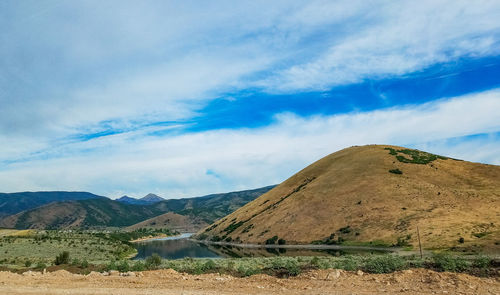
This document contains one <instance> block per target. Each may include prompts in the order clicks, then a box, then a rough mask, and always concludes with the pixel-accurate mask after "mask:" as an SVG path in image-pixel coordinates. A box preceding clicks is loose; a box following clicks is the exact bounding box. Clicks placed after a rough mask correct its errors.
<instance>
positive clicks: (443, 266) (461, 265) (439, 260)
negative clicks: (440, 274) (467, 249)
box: [432, 253, 468, 272]
mask: <svg viewBox="0 0 500 295" xmlns="http://www.w3.org/2000/svg"><path fill="white" fill-rule="evenodd" d="M432 259H433V261H434V266H435V267H436V268H437V269H438V270H440V271H452V272H459V271H464V270H466V269H467V266H468V265H467V262H466V261H465V260H464V259H463V258H462V257H459V256H451V255H449V254H446V253H440V254H435V255H434V256H433V257H432Z"/></svg>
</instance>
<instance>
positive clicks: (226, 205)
mask: <svg viewBox="0 0 500 295" xmlns="http://www.w3.org/2000/svg"><path fill="white" fill-rule="evenodd" d="M274 187H275V186H274V185H272V186H266V187H263V188H258V189H253V190H244V191H238V192H230V193H221V194H212V195H207V196H203V197H196V198H185V199H172V200H166V201H163V202H159V203H157V204H156V206H157V207H158V208H161V209H162V210H164V211H168V212H175V213H177V214H181V215H187V216H193V217H198V218H200V219H201V220H203V221H205V222H207V223H212V222H214V221H215V220H217V219H219V218H222V217H224V216H226V215H227V214H229V213H231V212H233V211H235V210H236V209H238V208H240V207H241V206H243V205H245V204H247V203H248V202H251V201H253V200H255V199H256V198H258V197H259V196H261V195H262V194H264V193H267V192H268V191H269V190H271V189H272V188H274Z"/></svg>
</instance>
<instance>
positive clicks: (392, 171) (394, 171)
mask: <svg viewBox="0 0 500 295" xmlns="http://www.w3.org/2000/svg"><path fill="white" fill-rule="evenodd" d="M389 172H391V173H394V174H403V171H401V170H399V169H397V168H396V169H391V170H389Z"/></svg>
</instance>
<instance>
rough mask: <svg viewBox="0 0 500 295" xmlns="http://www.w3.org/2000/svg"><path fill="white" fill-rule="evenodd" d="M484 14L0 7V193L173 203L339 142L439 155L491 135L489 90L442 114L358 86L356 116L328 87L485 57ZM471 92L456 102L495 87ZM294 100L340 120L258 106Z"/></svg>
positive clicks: (494, 34)
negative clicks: (154, 197)
mask: <svg viewBox="0 0 500 295" xmlns="http://www.w3.org/2000/svg"><path fill="white" fill-rule="evenodd" d="M498 15H500V5H499V3H498V1H475V2H474V3H471V2H470V1H451V0H442V1H419V2H418V3H416V2H414V1H399V2H394V1H379V2H369V1H356V0H354V1H353V0H349V1H293V2H290V1H271V2H270V1H249V2H237V3H235V2H234V1H211V2H190V1H177V2H176V1H169V2H165V1H155V0H151V1H141V2H137V1H106V2H102V1H76V2H75V1H72V2H68V1H57V0H53V1H49V0H47V1H28V2H18V1H3V2H0V27H1V28H2V34H1V35H0V44H1V46H0V163H1V166H0V186H1V187H2V190H6V191H13V190H25V189H31V190H37V189H79V190H91V191H93V192H96V193H101V194H107V195H118V194H121V193H122V192H123V193H134V192H135V193H138V194H139V193H141V194H142V193H146V192H148V191H154V192H157V193H160V194H163V195H165V194H167V193H168V196H186V195H194V194H201V193H208V192H212V191H223V190H228V189H237V188H250V187H255V186H259V185H266V184H270V183H276V182H279V181H281V180H283V179H284V178H286V177H288V176H289V175H290V174H291V173H293V172H294V171H296V170H298V169H299V168H302V167H303V165H305V164H307V163H310V162H311V161H313V160H316V159H317V158H319V157H321V156H323V155H326V154H328V153H330V152H332V151H334V150H336V149H340V148H342V147H345V146H348V145H353V144H366V143H394V144H404V145H415V146H417V145H425V144H429V145H428V147H429V148H430V149H436V150H439V151H441V150H440V149H443V147H446V146H450V141H447V139H448V138H451V137H460V138H462V137H463V136H468V135H471V134H477V133H486V134H490V133H495V134H496V132H498V131H499V129H500V126H499V122H498V115H497V114H496V110H497V109H498V107H499V105H498V102H499V101H500V99H499V95H498V91H497V90H495V91H490V92H484V93H479V94H477V95H471V96H464V97H461V98H457V99H452V100H449V101H448V100H446V98H442V97H441V96H439V94H440V93H441V92H437V91H436V92H435V93H432V95H429V98H427V97H422V96H423V95H427V93H424V92H422V93H417V94H415V97H417V98H414V99H413V100H412V99H408V98H406V97H401V98H395V97H394V96H395V95H398V93H397V92H390V91H385V92H383V91H379V89H369V91H372V92H373V95H372V96H370V97H373V98H374V99H377V100H383V103H379V104H370V103H369V101H368V100H369V99H371V98H369V99H365V100H362V99H357V102H363V103H366V105H370V107H365V108H363V107H359V106H358V105H356V104H355V103H354V100H355V99H354V98H353V97H351V96H350V95H337V96H335V93H333V90H332V87H336V86H340V85H344V86H346V87H347V86H348V85H351V84H352V83H363V81H366V80H379V81H382V80H383V79H387V78H391V79H396V78H401V77H404V76H411V75H417V76H418V74H419V73H421V72H422V71H423V70H425V69H432V67H433V66H436V65H439V64H440V63H446V64H448V65H449V64H454V63H459V62H460V61H461V60H463V59H484V60H488V57H495V56H498V55H500V46H499V45H500V23H499V22H498ZM462 70H463V69H457V71H462ZM480 71H481V70H477V69H476V71H475V72H473V74H474V75H476V74H477V73H479V72H480ZM484 72H486V71H484ZM495 73H497V72H495ZM446 74H447V75H454V76H456V77H458V78H457V81H458V82H457V83H459V84H460V83H462V80H460V79H462V78H463V75H459V74H455V73H454V72H453V71H446ZM449 77H451V76H449ZM441 78H443V77H441ZM477 80H481V77H479V78H477V77H476V78H474V79H473V78H470V79H468V80H464V81H466V82H467V83H468V82H469V81H477ZM487 80H488V81H489V83H483V84H481V83H480V82H475V83H477V84H476V85H478V87H469V88H467V87H462V88H461V89H465V90H463V91H461V92H460V93H459V94H463V93H466V92H470V91H483V90H485V89H487V88H488V87H490V88H491V87H498V85H497V84H495V81H493V82H492V80H493V78H491V77H489V78H488V79H487ZM412 81H413V80H412ZM415 81H416V83H417V82H418V81H417V80H415ZM443 81H445V79H443ZM436 83H437V82H436ZM443 83H445V82H443ZM425 85H429V84H425ZM385 90H387V89H385ZM306 91H307V92H314V91H315V92H318V93H319V92H322V91H325V93H320V94H321V95H323V94H324V95H325V100H326V99H331V100H334V99H336V100H345V101H347V102H346V103H345V104H339V105H342V106H349V108H348V107H346V108H338V109H336V110H329V111H328V112H324V111H323V110H324V108H323V107H321V106H319V105H320V104H319V103H317V102H319V100H316V101H315V102H316V103H317V104H316V105H315V106H313V107H311V106H310V105H309V106H308V108H307V111H304V112H299V111H297V108H299V107H302V106H306V105H307V104H304V101H302V102H301V103H297V104H296V108H295V109H293V108H285V107H281V106H276V105H274V106H273V107H266V103H263V102H262V101H263V99H266V98H269V104H268V105H269V106H271V105H273V102H274V103H278V102H277V100H274V101H273V95H274V94H287V95H288V94H289V95H295V94H301V93H302V94H303V93H304V92H306ZM228 93H229V95H228ZM394 93H396V94H394ZM436 93H437V94H436ZM449 93H453V94H451V95H458V94H457V93H454V92H452V91H450V92H446V93H445V96H446V94H449ZM233 94H237V95H233ZM245 94H248V95H247V96H245ZM337 94H339V93H337ZM344 94H345V93H344ZM259 95H260V98H261V101H260V102H259V107H261V108H263V109H266V110H268V112H267V113H266V114H265V116H257V114H255V117H257V118H259V120H262V121H261V122H260V123H258V122H257V123H256V122H255V121H252V122H250V123H251V124H250V123H248V124H247V123H246V122H247V121H244V120H243V117H251V116H252V115H254V114H253V113H252V110H253V109H252V108H248V109H240V110H238V113H237V114H236V115H234V114H233V116H230V117H228V118H227V120H226V121H227V122H229V123H227V124H226V125H217V124H213V126H214V127H212V128H211V129H212V130H208V131H207V129H210V128H205V129H204V128H198V129H197V128H195V127H197V125H196V123H199V122H197V121H196V120H198V119H200V118H202V119H203V120H206V121H207V122H220V121H223V120H220V118H219V117H218V116H222V115H223V112H221V111H220V110H216V111H214V110H213V108H211V107H212V106H213V104H212V103H214V102H217V100H224V99H226V101H228V102H231V103H233V105H238V103H239V100H245V99H248V101H247V102H246V103H242V104H239V105H243V106H245V105H250V104H252V101H251V98H252V97H255V96H259ZM419 95H420V96H419ZM226 96H227V97H226ZM326 96H327V97H326ZM290 97H292V96H290ZM304 97H305V96H304ZM321 97H323V96H321ZM274 98H276V97H274ZM439 98H442V100H440V101H434V102H431V103H427V104H424V105H418V103H422V102H429V101H433V100H435V99H439ZM290 99H292V98H290ZM395 101H399V102H404V103H405V104H413V105H411V106H408V107H402V106H400V105H399V104H395V103H394V102H395ZM279 103H282V104H283V103H286V100H285V99H282V100H281V101H280V102H279ZM290 105H292V103H290ZM351 105H352V106H351ZM218 106H220V105H218V104H215V107H218ZM391 107H392V108H391ZM304 108H305V107H304ZM379 108H384V109H382V110H377V109H379ZM207 110H208V111H210V110H212V112H207ZM353 110H358V111H359V112H358V113H355V112H353ZM230 111H231V110H230ZM345 112H348V113H345ZM239 114H241V118H238V116H239ZM332 114H334V115H332ZM269 118H271V119H269ZM200 120H201V119H200ZM230 121H238V122H239V124H230V123H231V122H230ZM190 126H195V127H192V128H190ZM245 127H246V128H245ZM231 128H232V129H231ZM464 140H465V139H464ZM478 140H479V139H477V138H472V139H470V138H467V142H468V144H474V143H477V142H479V141H478ZM481 141H482V142H483V143H484V142H488V144H489V146H490V148H493V149H494V148H495V147H498V138H497V137H492V138H490V139H484V138H482V139H481ZM463 142H465V141H463ZM431 143H432V144H431ZM464 146H465V145H464ZM452 150H453V151H454V153H456V155H455V154H453V156H456V157H460V156H461V155H464V157H465V156H466V158H467V159H470V160H476V161H484V162H489V163H498V161H499V159H498V157H497V156H495V154H492V153H485V154H481V153H476V154H468V153H466V152H465V149H461V148H454V149H452ZM445 154H447V153H445ZM497 154H498V153H497ZM497 154H496V155H497ZM207 172H210V173H207Z"/></svg>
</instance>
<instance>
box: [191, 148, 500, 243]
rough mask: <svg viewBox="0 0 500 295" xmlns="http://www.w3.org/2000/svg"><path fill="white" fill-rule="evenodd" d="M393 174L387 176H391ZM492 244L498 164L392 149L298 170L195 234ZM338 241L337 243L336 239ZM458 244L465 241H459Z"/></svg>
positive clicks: (252, 239)
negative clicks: (272, 187) (462, 239)
mask: <svg viewBox="0 0 500 295" xmlns="http://www.w3.org/2000/svg"><path fill="white" fill-rule="evenodd" d="M389 170H391V172H390V171H389ZM417 226H419V229H420V234H421V238H422V242H423V244H424V247H426V248H431V247H449V246H456V245H458V244H459V242H458V240H459V238H460V237H463V238H464V240H465V243H464V244H463V245H465V246H472V245H493V246H492V247H498V246H495V245H494V244H495V242H498V240H499V238H500V231H499V228H500V167H499V166H493V165H484V164H478V163H470V162H466V161H459V160H454V159H447V158H445V157H440V156H435V155H432V154H428V153H424V152H420V151H416V150H408V149H405V148H401V147H394V146H380V145H371V146H361V147H351V148H347V149H344V150H341V151H339V152H336V153H333V154H331V155H329V156H327V157H325V158H323V159H321V160H319V161H317V162H315V163H313V164H312V165H310V166H308V167H307V168H305V169H303V170H302V171H300V172H298V173H297V174H295V175H294V176H292V177H290V178H289V179H288V180H286V181H285V182H283V183H282V184H280V185H279V186H277V187H276V188H274V189H273V190H271V191H269V192H268V193H266V194H264V195H262V196H261V197H259V198H257V199H256V200H254V201H253V202H250V203H248V204H247V205H245V206H243V207H242V208H240V209H238V210H236V211H235V212H233V213H232V214H230V215H228V216H227V217H225V218H223V219H222V220H219V221H217V222H216V223H214V224H213V225H211V226H210V227H208V228H206V229H205V230H203V231H200V232H199V233H198V235H197V236H198V238H199V239H212V240H221V239H224V240H226V239H227V240H232V241H235V240H236V241H241V242H246V243H264V242H265V241H266V240H267V239H270V238H271V237H273V236H277V237H278V238H280V239H284V240H285V241H286V243H300V244H307V243H311V242H314V241H316V243H339V242H340V243H342V242H343V243H350V244H356V243H357V244H361V243H367V242H372V243H373V242H374V243H385V244H394V243H396V242H397V241H398V239H399V244H400V245H404V244H407V243H408V244H413V245H416V244H417V235H416V227H417ZM339 238H340V239H339ZM460 245H462V244H460Z"/></svg>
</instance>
